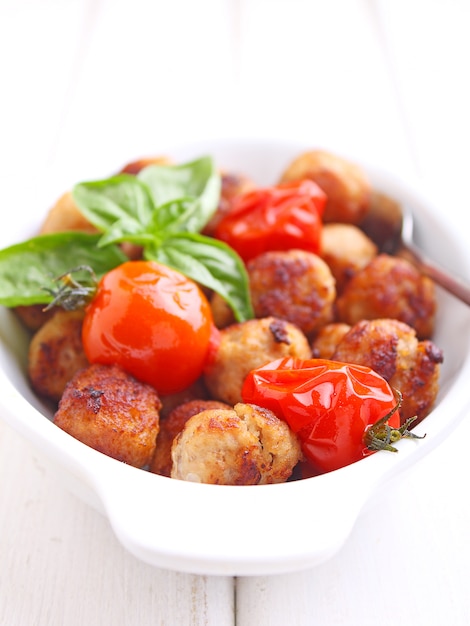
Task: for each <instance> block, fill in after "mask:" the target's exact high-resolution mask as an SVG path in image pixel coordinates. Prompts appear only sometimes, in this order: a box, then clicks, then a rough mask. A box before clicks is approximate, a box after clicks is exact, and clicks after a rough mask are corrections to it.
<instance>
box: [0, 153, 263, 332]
mask: <svg viewBox="0 0 470 626" xmlns="http://www.w3.org/2000/svg"><path fill="white" fill-rule="evenodd" d="M220 188H221V181H220V175H219V174H218V172H217V171H216V168H215V166H214V163H213V161H212V159H211V158H210V157H202V158H200V159H197V160H195V161H192V162H189V163H185V164H182V165H176V166H166V165H165V166H163V165H150V166H148V167H146V168H144V169H143V170H142V171H141V172H139V173H138V174H137V175H136V176H133V175H130V174H119V175H116V176H112V177H111V178H107V179H105V180H99V181H92V182H84V183H80V184H78V185H76V186H75V187H74V189H73V197H74V200H75V202H76V204H77V206H78V207H79V209H80V211H81V212H82V213H83V215H84V216H85V217H86V218H87V220H88V221H89V222H91V223H92V224H93V225H94V226H95V227H96V228H97V229H98V231H100V233H99V234H98V235H93V236H87V238H85V239H84V237H85V236H84V235H83V234H81V233H61V234H58V235H54V236H49V239H48V238H47V236H42V237H36V238H33V239H31V240H29V241H28V242H25V243H23V244H19V245H18V246H12V247H10V248H7V249H6V250H3V251H1V252H0V304H4V305H6V306H17V305H19V304H31V303H39V302H48V301H49V300H48V296H47V294H46V292H45V291H44V287H46V288H47V286H48V285H47V281H50V280H51V277H53V276H57V275H59V274H61V273H64V272H66V271H68V270H69V269H70V268H71V267H74V266H77V265H89V266H91V267H93V269H94V271H95V274H96V275H97V276H98V277H99V276H101V275H102V274H104V273H105V272H106V271H109V270H110V269H112V268H113V267H115V266H116V265H118V264H119V263H122V262H123V260H125V257H124V255H122V253H121V252H120V250H119V248H118V245H117V244H120V243H122V242H130V243H133V244H136V245H138V246H141V247H142V249H143V257H144V258H145V259H147V260H155V261H158V262H160V263H164V264H166V265H168V266H170V267H172V268H173V269H175V270H178V271H180V272H181V273H183V274H185V275H186V276H188V277H189V278H191V279H193V280H194V281H196V282H198V283H200V284H201V285H204V286H205V287H208V288H210V289H212V290H214V291H216V292H217V293H219V294H220V295H221V296H222V297H223V298H224V299H225V300H226V301H227V303H228V304H229V305H230V306H231V308H232V309H233V312H234V315H235V318H236V319H237V320H239V321H243V320H246V319H250V318H251V317H253V310H252V307H251V301H250V296H249V288H248V277H247V274H246V270H245V266H244V264H243V262H242V260H241V259H240V257H239V256H238V255H237V254H236V253H235V252H234V251H233V250H232V249H231V248H230V247H229V246H227V245H226V244H225V243H223V242H221V241H217V240H215V239H213V238H211V237H205V236H204V235H201V234H200V233H199V231H200V230H201V229H202V228H203V227H204V226H205V225H206V224H207V222H208V221H209V219H210V218H211V216H212V215H213V214H214V212H215V210H216V209H217V205H218V201H219V197H220ZM51 237H52V238H51ZM18 272H19V276H18ZM15 278H16V281H15ZM2 279H3V280H2ZM46 279H47V280H46ZM41 280H42V284H40V281H41ZM15 282H16V284H17V288H16V289H15ZM45 282H46V284H45ZM39 287H41V289H40V288H39Z"/></svg>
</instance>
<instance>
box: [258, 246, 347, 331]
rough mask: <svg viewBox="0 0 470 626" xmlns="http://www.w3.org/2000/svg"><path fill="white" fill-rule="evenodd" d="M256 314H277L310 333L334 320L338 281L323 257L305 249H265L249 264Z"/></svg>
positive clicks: (260, 315) (264, 315) (263, 315)
mask: <svg viewBox="0 0 470 626" xmlns="http://www.w3.org/2000/svg"><path fill="white" fill-rule="evenodd" d="M247 271H248V276H249V282H250V293H251V300H252V303H253V309H254V312H255V315H256V317H268V316H274V317H278V318H279V319H284V320H287V321H289V322H292V323H293V324H295V325H296V326H298V327H299V328H300V329H301V330H302V331H303V332H304V333H305V334H306V335H311V334H312V333H313V332H315V331H316V330H318V329H319V328H321V327H322V326H324V325H325V324H327V323H328V322H330V321H332V319H333V304H334V301H335V298H336V288H335V280H334V278H333V275H332V273H331V271H330V269H329V267H328V265H327V264H326V263H325V261H323V260H322V259H321V258H320V257H319V256H317V255H316V254H313V253H312V252H307V251H305V250H287V251H275V252H265V253H263V254H260V255H259V256H257V257H255V258H254V259H252V260H251V261H249V262H248V264H247Z"/></svg>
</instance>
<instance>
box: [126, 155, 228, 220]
mask: <svg viewBox="0 0 470 626" xmlns="http://www.w3.org/2000/svg"><path fill="white" fill-rule="evenodd" d="M137 178H138V179H139V180H141V181H143V182H144V183H145V185H146V186H147V187H148V189H149V190H150V194H151V196H152V199H153V203H154V205H155V207H158V209H157V210H158V213H159V217H158V218H157V219H158V223H159V224H161V225H164V226H165V229H170V230H171V231H172V232H175V231H180V230H181V231H188V232H198V231H199V230H201V228H203V227H204V226H205V225H206V224H207V222H208V221H209V219H210V218H211V217H212V215H213V214H214V212H215V210H216V209H217V205H218V202H219V198H220V190H221V178H220V174H219V173H218V171H217V169H216V167H215V165H214V161H213V159H212V158H211V157H202V158H200V159H196V160H195V161H191V162H189V163H183V164H182V165H149V166H148V167H146V168H144V169H143V170H142V171H141V172H139V173H138V174H137ZM175 201H176V202H177V206H174V205H173V204H172V203H174V202H175ZM160 213H161V215H160ZM170 226H171V228H170Z"/></svg>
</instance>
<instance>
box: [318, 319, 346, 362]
mask: <svg viewBox="0 0 470 626" xmlns="http://www.w3.org/2000/svg"><path fill="white" fill-rule="evenodd" d="M350 329H351V326H349V324H342V323H340V322H334V323H332V324H327V325H326V326H323V328H320V330H319V331H318V333H317V334H316V335H315V338H314V339H313V341H312V356H313V357H314V358H315V359H331V357H332V356H333V354H334V351H335V350H336V346H337V345H338V344H339V342H340V341H341V339H342V338H343V337H344V335H345V334H346V333H347V332H349V330H350Z"/></svg>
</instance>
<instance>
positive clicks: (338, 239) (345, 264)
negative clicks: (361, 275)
mask: <svg viewBox="0 0 470 626" xmlns="http://www.w3.org/2000/svg"><path fill="white" fill-rule="evenodd" d="M377 253H378V250H377V246H376V245H375V243H374V242H373V241H372V240H371V239H369V237H367V235H366V234H365V233H363V232H362V230H360V229H359V228H358V227H357V226H354V224H325V225H324V226H323V229H322V237H321V253H320V256H321V257H322V259H323V260H324V261H325V262H326V263H327V265H328V267H329V268H330V270H331V273H332V274H333V276H334V278H335V280H336V291H337V292H338V293H341V291H342V290H343V288H344V286H345V285H346V283H347V282H348V281H349V279H350V278H351V277H352V276H354V274H356V273H357V272H358V271H359V270H361V269H362V268H363V267H365V266H366V265H367V264H368V263H369V262H370V261H372V259H373V258H374V257H375V256H376V255H377Z"/></svg>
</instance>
